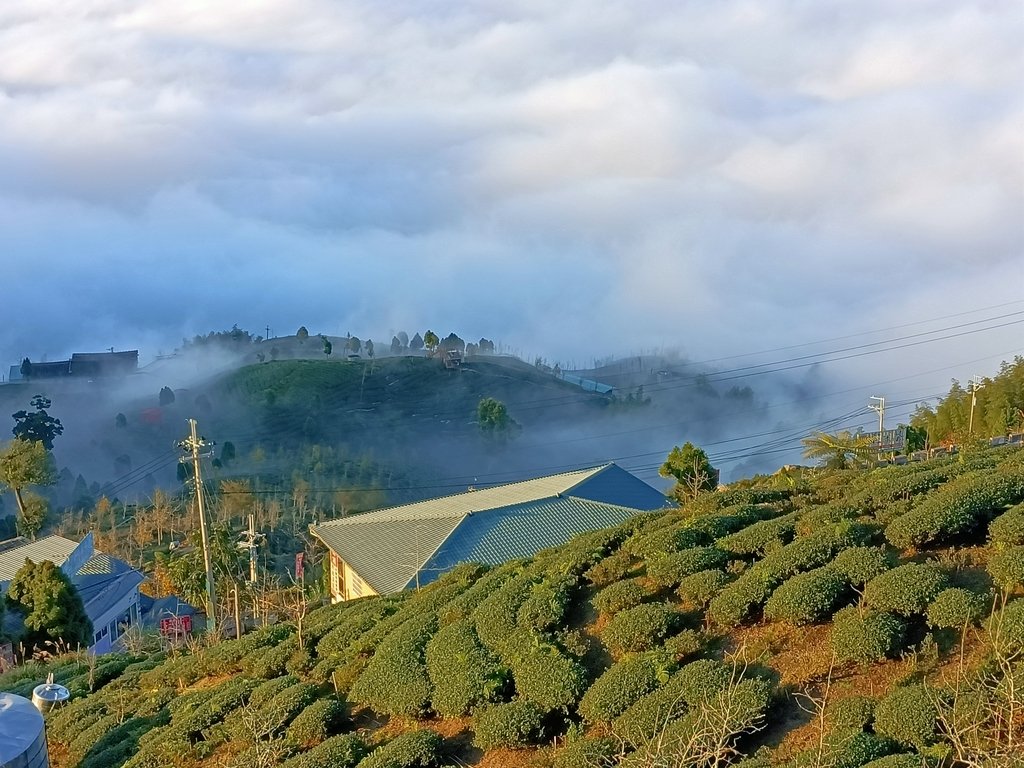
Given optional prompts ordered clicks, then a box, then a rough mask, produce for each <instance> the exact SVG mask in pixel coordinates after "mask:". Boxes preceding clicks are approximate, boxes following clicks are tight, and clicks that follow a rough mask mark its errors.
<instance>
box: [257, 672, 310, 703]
mask: <svg viewBox="0 0 1024 768" xmlns="http://www.w3.org/2000/svg"><path fill="white" fill-rule="evenodd" d="M298 682H299V678H297V677H296V676H295V675H284V676H282V677H276V678H274V679H273V680H267V681H265V682H262V683H260V684H259V685H257V686H256V688H255V689H254V690H253V692H252V695H251V696H250V697H249V703H250V704H252V705H253V706H254V707H263V706H265V705H266V704H267V702H269V701H270V700H271V699H273V698H274V697H275V696H277V694H279V693H280V692H281V691H283V690H284V689H285V688H288V687H290V686H293V685H295V684H297V683H298Z"/></svg>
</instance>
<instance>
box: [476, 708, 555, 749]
mask: <svg viewBox="0 0 1024 768" xmlns="http://www.w3.org/2000/svg"><path fill="white" fill-rule="evenodd" d="M543 720H544V712H543V711H542V710H541V709H540V707H538V706H537V705H536V704H535V703H534V702H532V701H528V700H526V699H517V700H516V701H510V702H509V703H507V704H492V705H490V706H486V707H481V708H480V709H478V710H477V711H476V712H475V713H474V715H473V743H474V744H475V745H476V746H478V747H480V748H481V749H485V750H488V749H496V748H498V747H508V748H512V749H515V748H518V747H525V746H528V745H530V744H532V743H534V741H535V740H536V739H537V737H538V736H539V735H540V729H541V723H542V722H543Z"/></svg>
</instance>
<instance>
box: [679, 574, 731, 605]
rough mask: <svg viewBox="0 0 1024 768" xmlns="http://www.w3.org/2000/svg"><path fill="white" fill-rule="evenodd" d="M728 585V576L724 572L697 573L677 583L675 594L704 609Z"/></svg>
mask: <svg viewBox="0 0 1024 768" xmlns="http://www.w3.org/2000/svg"><path fill="white" fill-rule="evenodd" d="M728 583H729V575H728V574H727V573H726V572H725V571H718V570H706V571H699V572H697V573H693V574H690V575H689V576H687V577H686V578H685V579H683V580H682V581H681V582H679V589H677V590H676V594H677V595H679V597H680V598H682V599H683V600H685V601H687V602H689V603H692V604H693V605H696V606H698V607H700V608H704V607H705V606H707V604H708V603H710V602H711V601H712V600H713V599H714V598H715V597H716V596H717V595H718V593H719V592H721V591H722V590H723V589H725V587H726V585H727V584H728Z"/></svg>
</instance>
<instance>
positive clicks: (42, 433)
mask: <svg viewBox="0 0 1024 768" xmlns="http://www.w3.org/2000/svg"><path fill="white" fill-rule="evenodd" d="M29 404H30V405H31V406H32V407H33V408H35V410H34V411H26V410H21V411H18V412H17V413H13V414H11V415H12V416H13V417H14V429H13V430H12V432H14V436H15V437H18V438H21V439H22V440H29V441H34V440H38V441H39V442H41V443H42V444H43V446H44V447H45V448H46V450H48V451H52V450H53V439H54V438H55V437H57V435H62V434H64V425H63V424H61V423H60V419H56V418H54V417H53V416H51V415H50V414H49V413H47V411H46V409H47V408H49V407H50V399H49V398H48V397H45V396H44V395H34V396H33V397H32V399H31V400H30V401H29Z"/></svg>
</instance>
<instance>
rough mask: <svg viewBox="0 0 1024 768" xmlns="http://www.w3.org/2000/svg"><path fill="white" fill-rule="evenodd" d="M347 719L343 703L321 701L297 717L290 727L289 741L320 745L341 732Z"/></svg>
mask: <svg viewBox="0 0 1024 768" xmlns="http://www.w3.org/2000/svg"><path fill="white" fill-rule="evenodd" d="M346 719H347V713H346V711H345V704H344V703H343V702H341V701H338V699H335V698H328V699H319V700H317V701H314V702H313V703H312V704H310V705H309V706H308V707H306V708H305V709H303V710H302V711H301V712H299V713H298V714H297V715H296V716H295V719H294V720H292V723H291V725H289V726H288V739H289V740H290V741H292V742H295V743H296V744H319V743H320V742H322V741H324V740H325V739H327V738H328V737H329V736H332V735H334V734H335V733H337V732H338V731H339V730H341V727H342V724H343V723H344V722H345V720H346Z"/></svg>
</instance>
